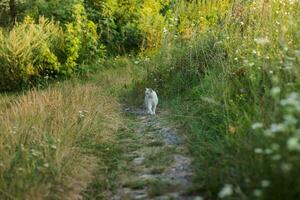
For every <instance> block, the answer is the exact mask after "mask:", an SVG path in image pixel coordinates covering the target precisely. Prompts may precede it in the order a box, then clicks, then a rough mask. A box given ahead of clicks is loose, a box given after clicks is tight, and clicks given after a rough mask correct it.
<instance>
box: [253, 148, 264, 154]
mask: <svg viewBox="0 0 300 200" xmlns="http://www.w3.org/2000/svg"><path fill="white" fill-rule="evenodd" d="M254 152H255V153H257V154H262V153H263V150H262V149H261V148H255V149H254Z"/></svg>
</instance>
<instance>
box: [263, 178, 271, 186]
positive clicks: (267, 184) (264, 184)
mask: <svg viewBox="0 0 300 200" xmlns="http://www.w3.org/2000/svg"><path fill="white" fill-rule="evenodd" d="M270 184H271V182H270V181H269V180H262V181H261V186H262V187H269V186H270Z"/></svg>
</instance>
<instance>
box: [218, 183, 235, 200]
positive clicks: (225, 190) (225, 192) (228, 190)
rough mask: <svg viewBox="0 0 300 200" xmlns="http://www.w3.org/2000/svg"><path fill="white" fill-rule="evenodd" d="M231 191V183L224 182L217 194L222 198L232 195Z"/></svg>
mask: <svg viewBox="0 0 300 200" xmlns="http://www.w3.org/2000/svg"><path fill="white" fill-rule="evenodd" d="M232 193H233V190H232V185H230V184H225V185H224V187H223V188H222V189H221V191H220V192H219V194H218V196H219V198H224V197H227V196H230V195H232Z"/></svg>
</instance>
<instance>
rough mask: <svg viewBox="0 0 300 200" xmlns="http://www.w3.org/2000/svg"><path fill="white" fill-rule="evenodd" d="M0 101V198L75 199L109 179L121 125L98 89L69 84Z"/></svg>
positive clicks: (113, 103)
mask: <svg viewBox="0 0 300 200" xmlns="http://www.w3.org/2000/svg"><path fill="white" fill-rule="evenodd" d="M78 82H79V83H78ZM0 99H1V100H0V101H1V108H0V109H1V111H0V116H1V117H0V119H1V124H0V130H1V135H0V141H1V144H0V151H1V155H0V160H1V162H0V179H1V181H0V182H1V184H0V198H1V199H74V198H77V197H78V196H79V195H80V192H82V190H83V189H85V187H86V186H87V184H88V183H89V182H91V181H92V180H93V178H94V176H95V175H97V177H98V179H100V178H101V179H105V180H106V179H107V178H108V177H107V170H106V169H107V168H109V167H111V166H108V163H106V162H105V160H107V157H108V156H109V157H114V158H115V159H117V157H118V154H119V152H118V149H117V147H116V146H115V144H116V132H117V131H118V130H119V129H120V128H121V127H123V124H122V123H123V122H122V119H120V116H119V114H118V112H119V104H118V103H117V102H116V101H115V100H114V99H112V97H108V96H107V92H106V90H105V89H103V88H102V86H99V85H97V84H96V83H86V84H82V83H81V81H79V80H72V81H67V82H63V83H57V84H55V85H53V86H51V87H49V88H47V89H45V90H31V91H28V92H25V93H22V94H16V95H2V96H1V98H0ZM109 160H110V159H109ZM99 167H101V168H100V169H98V168H99ZM96 172H97V173H96ZM105 184H106V183H101V188H104V185H105ZM101 188H100V186H98V190H99V192H101V191H102V190H101ZM102 192H103V191H102Z"/></svg>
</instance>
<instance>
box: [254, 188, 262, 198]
mask: <svg viewBox="0 0 300 200" xmlns="http://www.w3.org/2000/svg"><path fill="white" fill-rule="evenodd" d="M253 194H254V196H256V197H259V196H261V195H262V191H261V190H259V189H255V190H254V191H253Z"/></svg>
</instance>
